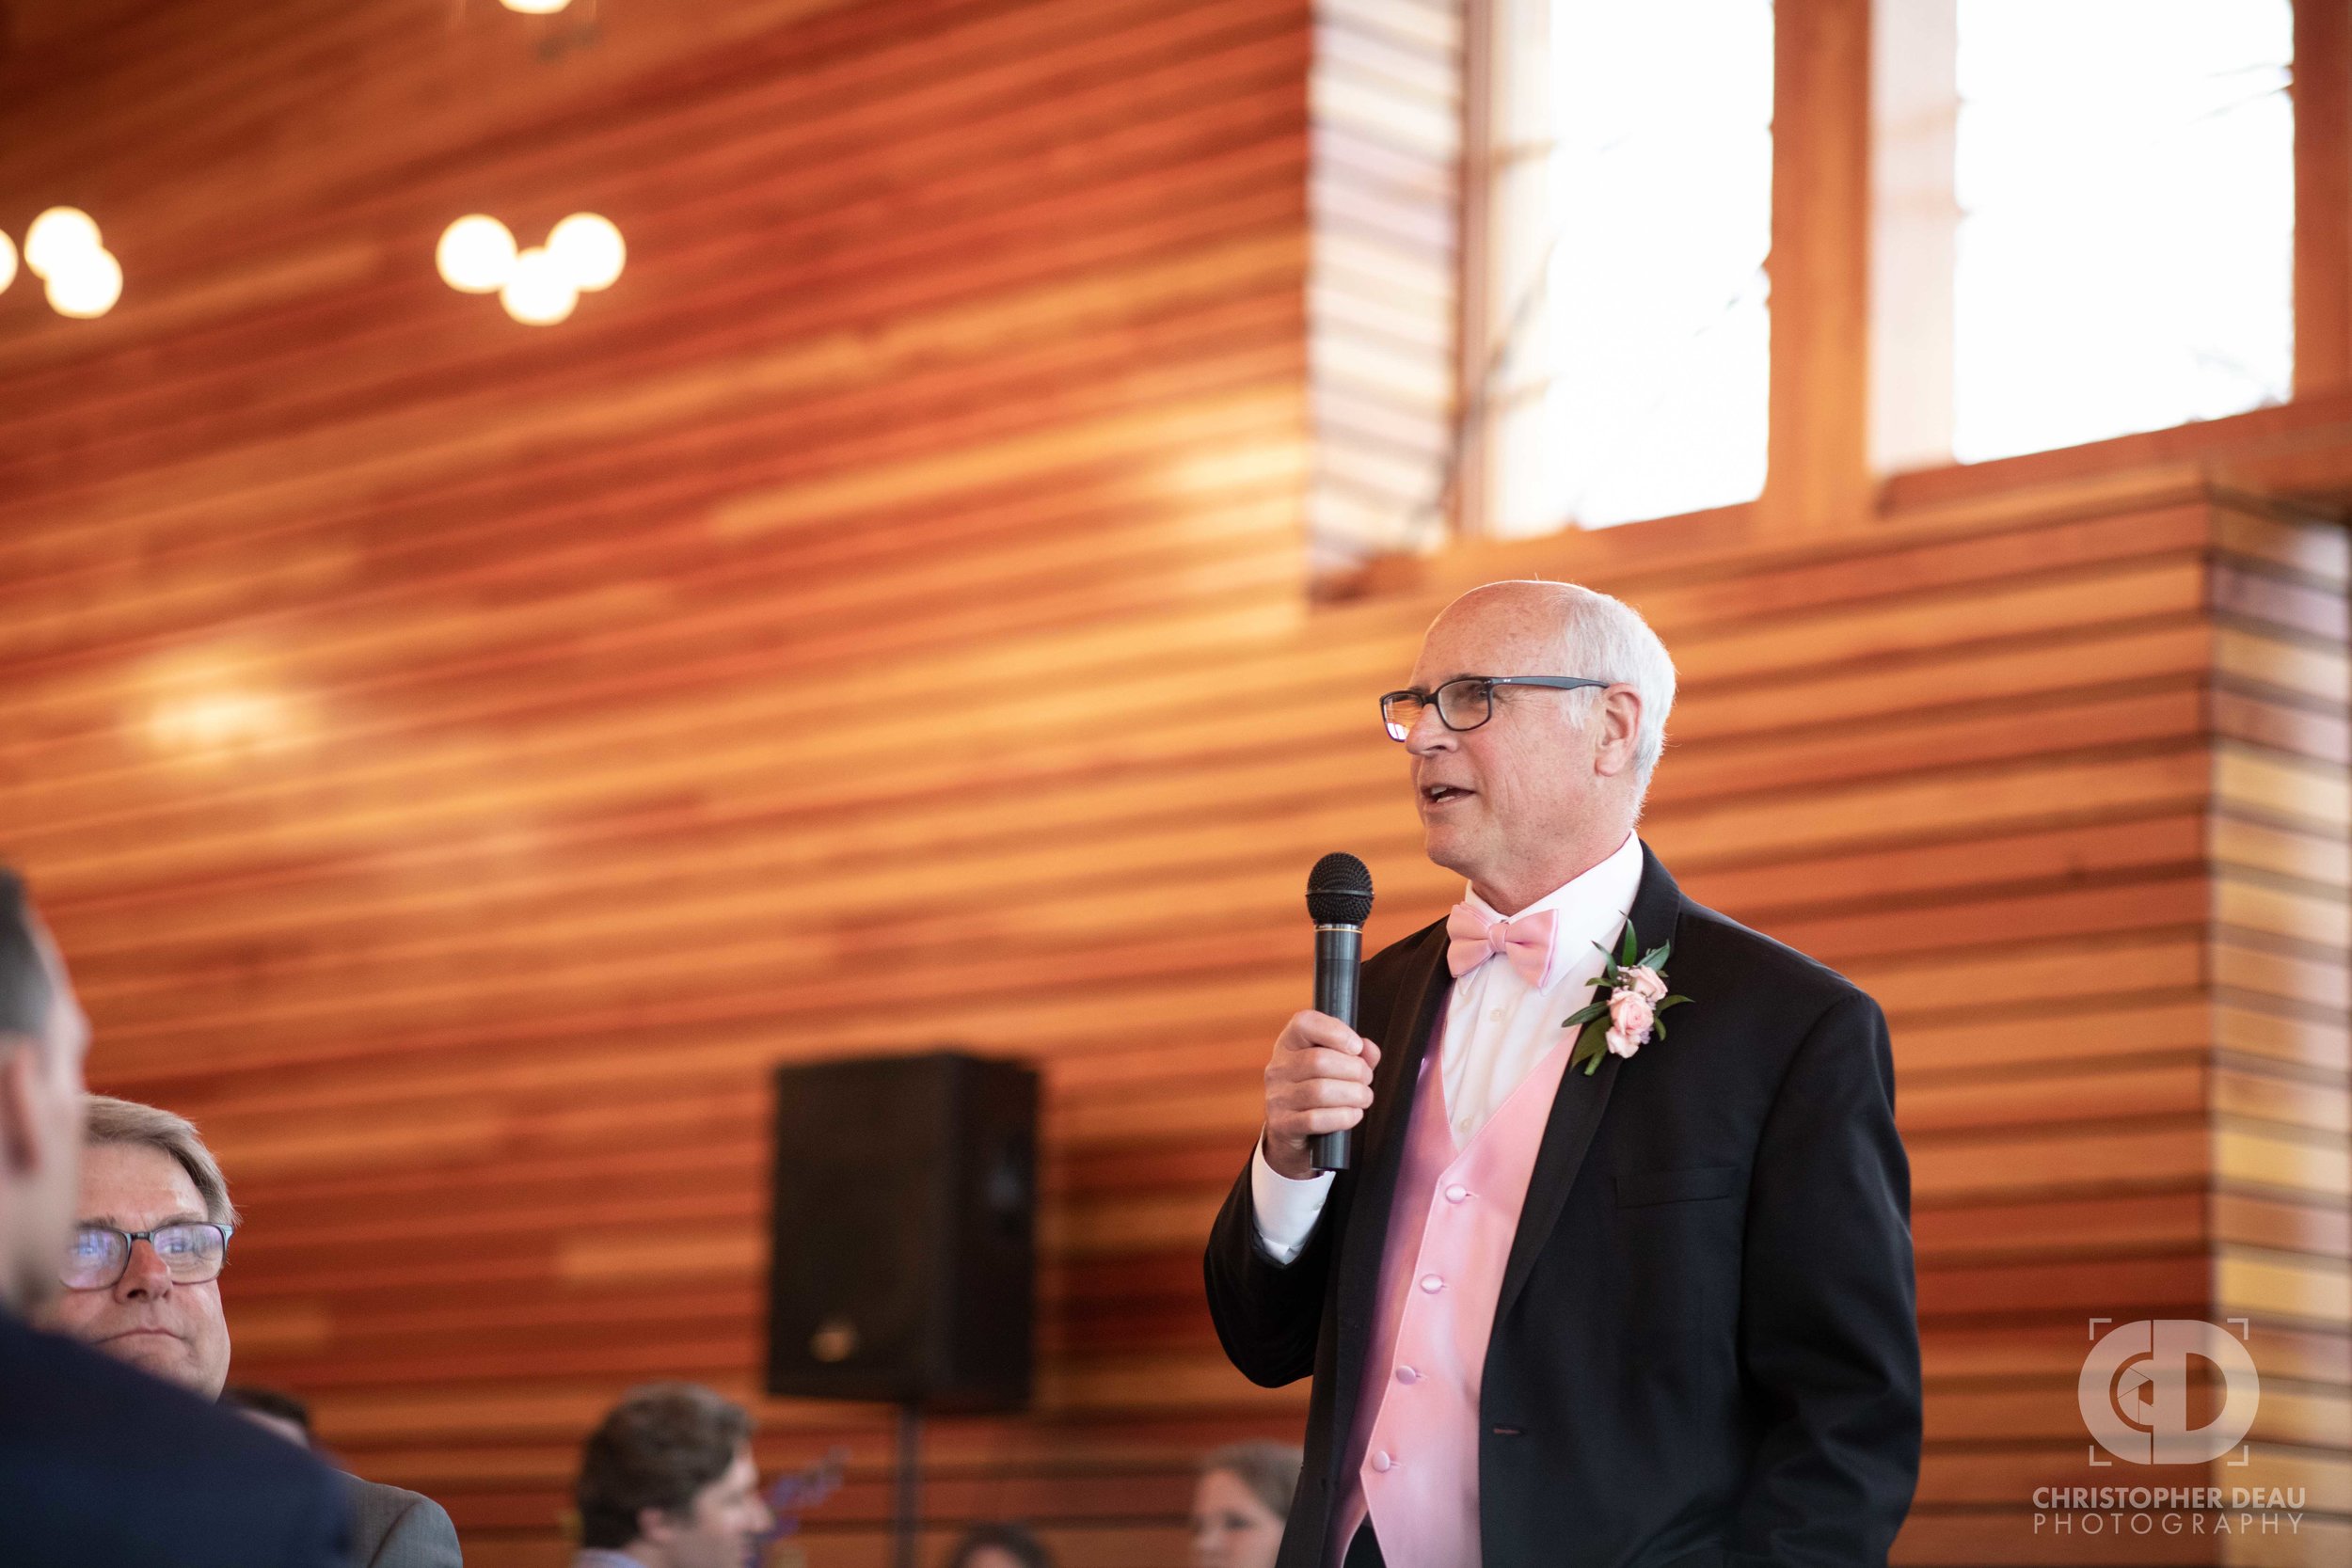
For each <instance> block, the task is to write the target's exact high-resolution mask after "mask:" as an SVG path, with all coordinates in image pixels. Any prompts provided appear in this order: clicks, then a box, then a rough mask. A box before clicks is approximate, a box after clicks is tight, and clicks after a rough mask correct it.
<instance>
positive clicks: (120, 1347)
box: [50, 1095, 459, 1568]
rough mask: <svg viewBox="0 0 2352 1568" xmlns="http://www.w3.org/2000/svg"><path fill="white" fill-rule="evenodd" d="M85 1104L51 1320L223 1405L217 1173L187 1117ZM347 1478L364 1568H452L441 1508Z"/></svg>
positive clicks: (225, 1336)
mask: <svg viewBox="0 0 2352 1568" xmlns="http://www.w3.org/2000/svg"><path fill="white" fill-rule="evenodd" d="M86 1105H87V1121H86V1124H85V1125H86V1131H85V1132H84V1136H83V1149H82V1198H81V1211H80V1212H81V1222H80V1224H79V1226H78V1227H76V1229H75V1232H74V1236H73V1240H72V1243H71V1244H70V1246H69V1247H68V1250H67V1253H66V1259H65V1265H64V1267H63V1269H62V1270H61V1271H60V1275H59V1277H60V1280H61V1282H62V1283H63V1285H64V1286H65V1291H64V1293H63V1294H62V1295H60V1296H59V1297H58V1298H57V1301H56V1307H54V1308H53V1309H52V1312H51V1317H50V1322H51V1324H52V1326H55V1327H57V1328H60V1329H63V1330H64V1331H65V1332H66V1333H68V1334H70V1335H72V1337H73V1338H77V1339H79V1340H81V1341H82V1342H83V1343H84V1344H87V1345H90V1346H92V1347H94V1348H96V1349H98V1350H100V1351H103V1352H104V1353H105V1354H108V1355H111V1356H114V1357H115V1358H116V1359H118V1360H120V1361H126V1362H129V1363H130V1364H131V1365H132V1366H135V1367H137V1368H140V1369H141V1370H145V1371H148V1372H151V1373H153V1374H154V1375H155V1376H157V1377H159V1378H162V1379H163V1380H164V1381H165V1382H167V1383H176V1384H178V1385H179V1386H181V1387H183V1388H185V1389H188V1390H189V1391H191V1392H192V1393H195V1394H197V1395H199V1396H200V1397H201V1398H204V1399H207V1400H217V1399H218V1398H219V1397H220V1391H221V1386H222V1385H223V1384H224V1383H226V1382H227V1381H228V1377H229V1323H228V1319H227V1318H226V1316H225V1315H224V1314H223V1312H222V1309H221V1300H220V1272H221V1269H222V1268H223V1267H224V1266H225V1265H226V1264H227V1262H228V1259H229V1243H230V1238H231V1237H233V1236H234V1235H235V1234H236V1231H237V1211H236V1208H235V1206H234V1205H232V1204H231V1203H230V1201H229V1183H228V1181H227V1180H226V1179H224V1178H223V1177H222V1175H221V1172H220V1163H219V1162H218V1161H216V1160H215V1159H214V1158H213V1151H212V1150H211V1149H209V1148H205V1147H204V1140H203V1139H202V1138H200V1137H199V1136H198V1134H197V1131H196V1128H195V1126H194V1125H193V1124H192V1123H190V1122H189V1121H188V1120H187V1118H185V1117H177V1116H174V1115H172V1114H171V1113H170V1112H169V1111H159V1110H157V1109H155V1108H154V1107H153V1106H151V1105H138V1104H134V1103H133V1102H132V1101H127V1100H115V1099H112V1098H110V1097H108V1096H105V1095H91V1096H89V1097H88V1098H87V1101H86ZM343 1481H344V1486H345V1490H346V1492H347V1494H348V1496H349V1500H350V1504H351V1509H352V1515H353V1528H352V1545H353V1547H354V1557H353V1560H354V1561H355V1562H356V1563H358V1564H359V1568H456V1565H457V1563H458V1561H459V1556H458V1545H457V1531H456V1528H454V1527H453V1525H452V1524H451V1523H450V1518H449V1514H448V1513H445V1512H444V1511H443V1510H442V1508H441V1505H440V1504H438V1503H437V1502H435V1501H434V1500H433V1499H432V1498H430V1497H423V1496H421V1495H420V1494H418V1493H415V1492H406V1491H403V1490H402V1489H401V1488H399V1487H396V1486H382V1485H378V1484H377V1483H375V1482H373V1481H361V1480H359V1479H358V1477H356V1476H346V1477H344V1478H343Z"/></svg>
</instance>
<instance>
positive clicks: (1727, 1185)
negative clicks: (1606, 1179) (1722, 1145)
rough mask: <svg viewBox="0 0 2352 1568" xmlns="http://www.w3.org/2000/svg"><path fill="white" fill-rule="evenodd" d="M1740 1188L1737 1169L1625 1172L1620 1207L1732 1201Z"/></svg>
mask: <svg viewBox="0 0 2352 1568" xmlns="http://www.w3.org/2000/svg"><path fill="white" fill-rule="evenodd" d="M1739 1184H1740V1167H1739V1166H1738V1165H1692V1166H1690V1167H1689V1168H1687V1169H1684V1170H1637V1171H1625V1172H1621V1173H1620V1174H1619V1175H1618V1177H1617V1207H1618V1208H1620V1209H1640V1208H1645V1207H1646V1206H1648V1205H1650V1204H1653V1203H1696V1202H1698V1201H1699V1200H1701V1199H1702V1198H1710V1197H1729V1196H1731V1195H1732V1194H1733V1193H1734V1192H1736V1191H1737V1190H1738V1189H1739Z"/></svg>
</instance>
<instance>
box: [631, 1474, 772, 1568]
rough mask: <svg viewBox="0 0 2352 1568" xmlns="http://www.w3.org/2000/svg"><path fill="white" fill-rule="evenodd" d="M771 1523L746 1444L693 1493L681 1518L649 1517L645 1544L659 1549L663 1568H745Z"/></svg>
mask: <svg viewBox="0 0 2352 1568" xmlns="http://www.w3.org/2000/svg"><path fill="white" fill-rule="evenodd" d="M775 1522H776V1521H775V1516H774V1515H773V1514H771V1513H769V1512H768V1505H767V1503H766V1502H765V1501H763V1500H762V1499H761V1497H760V1496H759V1469H758V1466H757V1465H754V1464H753V1463H752V1449H751V1445H750V1444H748V1443H747V1444H745V1445H744V1446H743V1447H742V1448H740V1449H737V1450H736V1455H735V1463H734V1464H733V1465H728V1466H727V1473H726V1474H725V1475H723V1476H721V1477H720V1478H719V1479H718V1480H717V1481H712V1482H711V1483H710V1484H709V1485H708V1486H706V1487H704V1488H703V1489H702V1490H701V1491H699V1492H697V1493H695V1494H694V1502H693V1506H692V1507H691V1508H689V1509H688V1510H687V1511H686V1512H685V1513H684V1514H683V1515H680V1514H675V1513H667V1514H657V1513H647V1514H646V1515H645V1539H646V1540H647V1541H648V1542H650V1543H652V1544H654V1545H656V1546H658V1547H659V1548H660V1553H661V1560H662V1561H663V1562H664V1563H665V1564H667V1568H743V1564H744V1563H746V1562H748V1561H749V1560H751V1555H752V1548H753V1547H754V1546H755V1544H757V1543H758V1540H759V1538H760V1537H761V1536H762V1535H764V1534H766V1533H767V1532H768V1531H769V1529H771V1528H773V1526H774V1525H775Z"/></svg>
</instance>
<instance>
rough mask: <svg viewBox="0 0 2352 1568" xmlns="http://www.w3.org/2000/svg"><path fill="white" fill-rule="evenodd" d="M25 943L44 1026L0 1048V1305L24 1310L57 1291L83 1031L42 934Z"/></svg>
mask: <svg viewBox="0 0 2352 1568" xmlns="http://www.w3.org/2000/svg"><path fill="white" fill-rule="evenodd" d="M33 939H34V942H35V943H36V944H37V945H38V946H39V947H40V952H41V960H42V962H43V963H44V964H45V965H46V966H47V967H48V970H49V990H50V996H49V1019H48V1023H47V1026H46V1028H45V1030H44V1037H43V1038H42V1039H40V1040H22V1039H20V1040H16V1041H14V1042H13V1043H11V1044H9V1045H7V1046H5V1047H0V1079H4V1080H5V1081H0V1117H6V1118H7V1122H8V1125H7V1129H6V1132H7V1146H8V1147H7V1157H8V1163H9V1165H10V1168H9V1169H8V1171H7V1173H6V1175H7V1177H8V1182H9V1185H10V1186H11V1187H12V1188H13V1189H14V1191H13V1192H12V1193H11V1194H10V1202H11V1204H12V1205H13V1206H14V1207H15V1208H16V1210H17V1212H16V1213H15V1214H14V1215H13V1216H12V1217H11V1221H10V1223H9V1224H8V1226H7V1227H5V1229H0V1236H5V1237H6V1238H7V1239H8V1256H5V1257H0V1303H6V1302H13V1303H15V1304H16V1305H17V1306H18V1307H21V1308H23V1309H24V1310H28V1311H29V1310H32V1309H35V1308H38V1307H42V1306H45V1305H46V1304H47V1303H48V1302H49V1301H50V1300H51V1299H52V1298H53V1297H55V1296H56V1294H57V1292H58V1289H59V1287H58V1284H57V1270H58V1268H59V1267H60V1266H61V1265H62V1264H63V1263H64V1261H65V1254H66V1248H67V1246H68V1245H69V1243H72V1239H73V1199H74V1192H75V1189H76V1185H77V1183H78V1181H79V1180H80V1167H81V1154H82V1095H83V1085H82V1058H83V1056H84V1054H85V1053H87V1051H88V1049H89V1024H88V1022H87V1021H86V1020H85V1019H84V1018H83V1016H82V1007H81V1004H80V1003H79V1002H77V1001H75V1000H74V996H73V987H72V982H71V981H69V980H68V979H67V978H66V973H65V964H64V963H63V962H62V961H61V960H60V959H59V958H58V957H57V952H56V947H55V946H54V945H53V944H52V943H51V942H50V940H49V934H48V932H47V931H45V930H43V929H41V928H40V927H39V926H38V924H36V926H35V928H34V932H33Z"/></svg>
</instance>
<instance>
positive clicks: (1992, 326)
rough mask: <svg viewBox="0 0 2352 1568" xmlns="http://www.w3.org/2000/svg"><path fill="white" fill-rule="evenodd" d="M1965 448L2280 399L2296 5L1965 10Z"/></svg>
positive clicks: (1959, 398) (1963, 1) (2156, 425)
mask: <svg viewBox="0 0 2352 1568" xmlns="http://www.w3.org/2000/svg"><path fill="white" fill-rule="evenodd" d="M1956 7H1957V15H1956V21H1957V24H1958V27H1957V39H1958V55H1957V60H1958V64H1957V78H1958V87H1959V120H1958V126H1957V132H1956V135H1955V148H1956V151H1955V157H1954V179H1953V194H1954V196H1955V197H1956V198H1957V199H1958V205H1959V209H1960V218H1959V232H1958V236H1957V246H1956V255H1955V260H1954V263H1953V273H1952V279H1953V281H1952V294H1951V311H1952V409H1951V450H1952V454H1953V455H1954V456H1955V457H1958V458H1959V459H1961V460H1962V461H1963V462H1966V461H1975V460H1978V459H1982V458H1991V457H2003V456H2009V455H2011V454H2014V453H2018V452H2026V451H2044V450H2046V449H2049V448H2052V447H2061V446H2072V445H2074V444H2076V443H2078V442H2083V441H2094V440H2100V439H2104V438H2106V437H2107V436H2119V435H2122V434H2125V433H2127V432H2131V431H2140V430H2155V429H2161V428H2164V427H2166V426H2169V425H2176V424H2180V423H2182V422H2184V421H2185V420H2201V419H2212V418H2214V417H2216V416H2217V415H2223V414H2234V413H2239V412H2242V411H2244V410H2246V409H2249V408H2254V407H2258V406H2260V405H2262V404H2271V403H2279V402H2281V401H2283V400H2284V399H2285V398H2286V397H2287V395H2288V392H2289V389H2290V383H2291V378H2292V374H2293V370H2294V346H2295V337H2294V314H2293V282H2294V254H2295V160H2294V141H2295V126H2294V112H2293V109H2292V107H2291V105H2290V103H2289V101H2288V97H2287V81H2288V73H2289V67H2290V64H2291V61H2292V59H2293V38H2294V14H2293V8H2292V6H2291V4H2290V0H1956Z"/></svg>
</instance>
